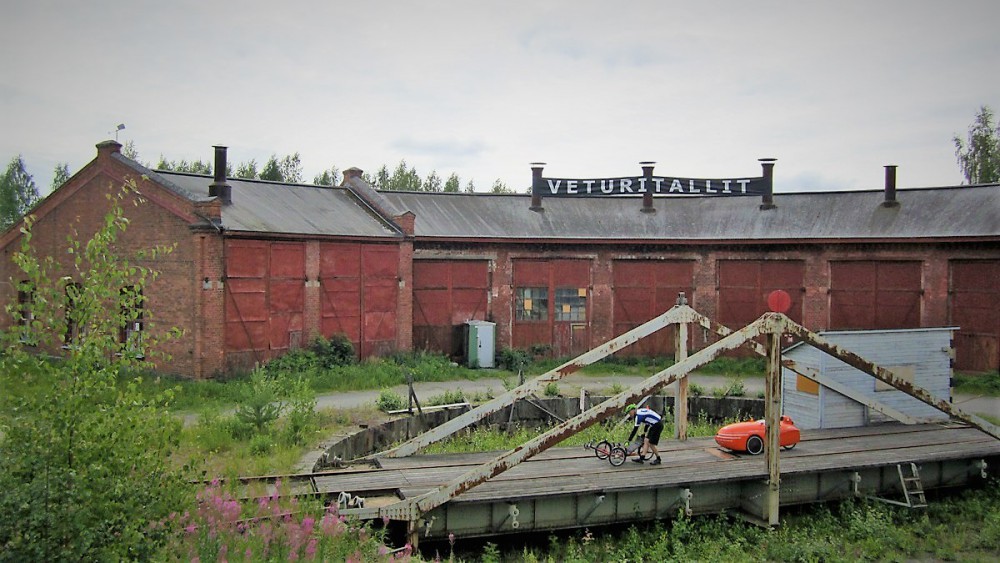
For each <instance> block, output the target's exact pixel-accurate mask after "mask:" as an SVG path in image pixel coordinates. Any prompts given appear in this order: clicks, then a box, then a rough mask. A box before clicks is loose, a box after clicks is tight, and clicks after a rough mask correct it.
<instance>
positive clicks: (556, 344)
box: [0, 141, 1000, 377]
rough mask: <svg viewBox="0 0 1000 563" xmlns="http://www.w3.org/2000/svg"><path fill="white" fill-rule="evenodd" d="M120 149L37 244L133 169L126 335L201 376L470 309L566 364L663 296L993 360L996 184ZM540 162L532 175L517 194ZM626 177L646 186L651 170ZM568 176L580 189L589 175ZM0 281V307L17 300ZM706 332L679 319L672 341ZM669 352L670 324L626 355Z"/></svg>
mask: <svg viewBox="0 0 1000 563" xmlns="http://www.w3.org/2000/svg"><path fill="white" fill-rule="evenodd" d="M119 149H120V145H119V144H118V143H116V142H113V141H106V142H103V143H101V144H99V145H98V155H97V158H96V159H95V160H94V161H92V162H91V163H90V164H88V165H87V166H86V167H84V169H83V170H81V171H80V172H79V173H77V174H76V175H74V176H73V177H72V178H71V179H70V180H69V181H68V182H67V183H66V184H65V185H64V186H63V187H61V188H60V189H58V190H56V191H55V192H53V193H52V194H51V195H50V196H49V197H47V198H46V199H45V200H44V201H43V202H42V203H41V204H39V206H38V207H37V208H36V209H35V211H34V214H35V215H36V216H37V217H38V223H37V226H36V228H35V233H36V243H37V246H38V248H39V250H40V251H44V250H49V251H52V252H58V251H59V250H61V245H62V246H64V244H63V243H64V241H65V236H66V229H67V226H68V225H70V224H73V223H77V224H79V225H80V232H81V233H86V232H87V230H88V229H90V230H91V231H92V230H93V225H94V221H97V220H99V219H100V218H101V217H102V216H103V213H104V211H103V210H104V209H106V207H104V206H105V205H106V204H105V203H104V198H103V194H104V193H106V192H107V191H108V190H109V189H114V187H116V186H119V185H121V184H122V183H123V182H124V181H125V180H126V179H127V178H132V179H134V180H136V181H137V183H138V185H139V192H140V194H141V196H142V197H143V198H144V199H145V200H146V204H145V205H140V206H137V207H131V206H128V209H127V213H128V214H129V216H130V219H131V225H130V227H129V230H128V232H127V237H126V240H125V241H123V242H124V244H125V246H127V247H130V248H133V249H140V248H148V247H149V246H151V245H152V244H155V243H176V244H177V249H176V250H175V252H174V253H172V254H171V255H170V256H168V257H166V258H163V259H161V260H158V261H157V263H155V264H153V266H154V267H155V268H156V269H158V270H159V271H160V272H161V276H160V278H159V279H157V280H156V281H155V282H154V283H153V284H152V285H151V286H150V287H149V288H148V291H147V294H146V298H147V303H146V305H147V307H148V309H149V312H150V313H151V315H150V316H151V320H150V322H148V323H147V324H146V325H145V326H144V327H143V330H148V331H160V330H164V329H165V328H166V327H174V326H176V327H180V328H183V329H185V334H184V336H183V337H182V338H181V339H179V340H175V341H173V342H171V343H170V344H168V345H167V349H166V350H165V351H166V352H168V353H169V354H170V355H171V356H172V359H171V360H170V361H169V362H167V363H164V364H162V365H160V366H159V367H160V368H161V369H163V370H164V371H168V372H175V373H180V374H184V375H188V376H191V377H212V376H213V375H215V374H218V373H222V372H225V371H228V370H232V369H241V368H245V367H247V366H249V365H252V364H253V363H254V362H258V361H265V360H267V359H270V358H272V357H274V356H275V355H278V354H281V353H283V352H284V351H286V350H288V349H290V348H294V347H296V346H299V345H302V344H304V343H306V342H308V341H309V340H310V339H312V338H313V337H315V336H317V335H324V336H330V335H333V334H336V333H343V334H346V335H347V336H348V337H349V338H350V339H351V340H352V341H353V342H354V344H355V348H356V350H357V351H358V352H359V354H360V355H362V356H370V355H378V354H382V353H385V352H388V351H391V350H407V349H412V348H416V349H429V350H435V351H442V352H445V353H448V354H457V353H459V351H460V348H461V346H460V344H461V341H460V338H461V336H460V335H461V327H462V325H463V323H464V322H465V321H467V320H472V319H479V320H489V321H493V322H495V323H496V336H497V348H498V349H499V348H503V347H515V348H527V347H530V346H536V345H540V346H544V347H550V348H551V351H552V353H553V354H555V355H558V356H566V355H570V354H576V353H579V352H583V351H585V350H587V349H589V348H591V347H593V346H596V345H598V344H600V343H602V342H604V341H606V340H608V339H610V338H612V337H614V336H615V335H617V334H620V333H622V332H623V331H625V330H627V329H629V328H632V327H634V326H636V325H638V324H640V323H642V322H644V321H645V320H648V319H649V318H651V317H653V316H655V315H657V314H659V313H661V312H663V311H664V310H666V309H668V308H669V307H670V306H672V305H673V304H674V302H675V300H676V298H677V294H678V292H681V291H683V292H685V294H686V295H687V296H688V299H689V301H690V303H691V305H692V306H693V307H695V308H696V309H697V310H698V311H700V312H702V313H704V314H706V315H708V316H710V317H712V318H714V319H716V320H717V321H719V322H721V323H723V324H726V325H729V326H733V327H736V326H742V325H743V324H745V323H747V322H749V321H751V320H753V319H755V318H757V317H758V316H759V315H760V314H761V313H763V312H764V311H765V309H766V304H765V299H764V296H766V295H767V294H768V293H769V292H770V291H772V290H775V289H783V290H785V291H787V292H788V293H789V294H790V295H791V297H792V306H791V309H790V311H789V312H788V314H789V316H790V317H791V318H793V319H794V320H796V321H799V322H801V323H802V324H804V325H805V326H807V327H808V328H810V329H813V330H836V329H867V328H917V327H936V326H958V327H960V330H959V331H958V332H957V333H956V341H955V348H956V354H957V357H956V365H957V367H960V368H964V369H977V370H986V369H997V367H998V366H1000V351H998V342H1000V289H998V287H997V283H996V281H997V280H998V279H1000V199H998V196H1000V185H996V184H993V185H983V186H961V187H940V188H919V189H906V190H900V191H898V192H897V190H896V186H895V169H894V168H893V167H887V169H886V184H885V187H884V189H880V190H875V191H856V192H827V193H818V192H810V193H781V194H772V193H771V191H770V183H769V178H770V170H771V167H772V166H773V162H770V161H766V160H765V161H763V162H762V166H763V175H762V177H761V178H756V179H754V181H755V182H756V181H759V180H765V181H767V182H765V184H766V185H765V188H766V189H764V191H763V192H755V193H759V198H758V197H754V196H739V197H716V196H720V195H722V194H720V193H718V192H720V191H721V189H720V187H719V186H720V185H721V184H720V182H721V181H716V184H715V189H708V190H705V189H702V190H701V191H702V192H709V193H710V194H712V195H709V193H702V194H701V195H698V196H691V195H690V193H687V194H685V195H684V197H677V196H676V194H671V193H670V191H669V190H667V188H666V185H667V184H664V189H663V190H662V192H661V193H662V194H663V195H662V196H655V197H654V194H653V191H654V190H652V189H650V190H638V189H636V190H632V189H631V188H629V187H628V185H626V184H624V183H621V179H618V180H614V181H618V182H620V184H619V185H620V186H623V187H624V189H622V190H621V191H622V192H625V191H628V193H627V194H625V195H634V196H636V197H593V198H591V197H545V198H543V197H542V193H543V192H542V191H540V190H538V189H536V190H535V192H534V195H494V194H446V193H424V192H379V191H376V190H374V189H372V188H371V187H370V186H369V185H367V184H366V183H365V182H364V180H363V179H362V178H361V171H360V170H357V169H350V170H347V171H346V172H345V180H344V182H343V184H342V185H341V186H337V187H323V186H308V185H288V184H281V183H273V182H264V181H252V180H239V179H228V178H225V176H224V173H222V174H220V173H219V171H220V170H221V171H224V170H225V158H226V157H225V149H224V148H222V147H218V148H217V149H216V167H215V169H216V171H217V173H216V176H215V177H214V178H210V177H206V176H200V175H192V174H183V173H173V172H162V171H152V170H148V169H146V168H144V167H142V166H141V165H139V164H137V163H135V162H133V161H131V160H129V159H127V158H125V157H124V156H122V155H121V154H120V152H119ZM541 174H542V168H541V166H536V167H535V168H534V177H533V183H535V184H536V185H538V183H539V181H541V180H542V178H541ZM643 174H644V177H645V178H646V179H650V180H652V179H654V177H653V176H652V165H651V164H648V163H644V166H643ZM641 178H642V177H640V179H639V180H638V181H640V182H641V181H642V180H641ZM660 180H662V178H661V179H657V180H656V181H660ZM713 181H714V180H713ZM737 181H743V180H737ZM747 181H748V182H749V180H747ZM570 182H571V183H570V186H576V185H577V184H576V183H575V182H576V181H570ZM580 182H582V184H580V185H583V184H586V185H587V186H588V190H590V189H591V188H592V191H594V192H597V191H598V184H597V182H599V181H598V180H585V181H580ZM588 182H589V184H588ZM686 182H687V180H685V184H684V185H685V186H687V185H688V184H687V183H686ZM727 182H728V181H727ZM554 185H556V184H555V183H552V182H550V183H549V186H554ZM610 185H611V181H610V180H609V186H610ZM637 185H638V184H637ZM643 185H645V184H643ZM649 185H650V186H652V184H649ZM674 185H675V186H676V185H677V183H676V181H675V184H674ZM706 185H709V184H706ZM734 185H735V184H734ZM762 185H764V184H762ZM657 186H659V184H657ZM690 186H691V190H690V191H696V190H695V189H694V181H693V180H692V181H691V184H690ZM726 186H727V188H726V190H728V184H726ZM658 189H659V188H658ZM685 189H686V188H685ZM609 191H610V189H609ZM678 191H680V190H678ZM556 192H557V190H555V188H553V190H552V191H551V192H548V195H555V194H556ZM571 192H572V193H573V194H574V195H577V196H581V195H583V194H582V193H580V192H582V190H576V191H573V189H572V188H571ZM642 192H644V193H642ZM640 193H641V194H642V195H641V197H639V196H640ZM558 195H566V194H558ZM88 226H89V227H88ZM19 236H20V234H19V231H18V229H17V228H16V227H15V228H14V229H12V230H10V231H8V232H7V233H6V234H4V235H3V237H2V239H0V246H2V248H3V251H4V253H5V254H4V256H5V260H4V261H3V266H2V268H3V271H0V279H4V280H8V279H11V278H12V277H16V274H13V273H12V272H11V264H10V260H9V256H10V253H11V252H12V251H13V250H14V249H16V248H17V241H18V239H19ZM14 281H16V280H14ZM3 287H4V290H3V291H4V295H3V298H4V299H5V301H6V302H10V301H11V300H13V299H16V298H17V296H16V291H15V290H14V289H13V286H12V285H11V284H4V285H3ZM7 322H8V323H9V322H10V321H7ZM706 338H708V335H707V334H704V333H699V332H697V331H695V333H694V334H692V335H691V339H692V342H691V345H692V346H695V347H697V346H701V345H703V344H704V343H705V342H706ZM672 347H673V338H672V334H671V333H670V332H669V330H668V331H663V332H662V334H658V335H655V336H653V337H650V338H647V339H646V340H645V341H643V342H641V343H639V344H638V345H636V346H635V347H634V349H633V350H627V351H626V352H628V353H635V354H646V355H648V354H665V353H666V354H669V353H672Z"/></svg>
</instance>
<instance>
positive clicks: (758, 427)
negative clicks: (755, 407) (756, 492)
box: [715, 416, 802, 455]
mask: <svg viewBox="0 0 1000 563" xmlns="http://www.w3.org/2000/svg"><path fill="white" fill-rule="evenodd" d="M801 439H802V433H801V432H800V431H799V429H798V428H797V427H796V426H795V423H794V422H792V419H791V417H788V416H782V417H781V435H780V438H779V443H780V444H781V447H782V448H784V449H786V450H790V449H792V448H794V447H795V444H798V443H799V440H801ZM715 441H716V442H717V443H718V444H719V445H720V446H722V447H723V448H726V449H730V450H733V451H737V452H747V453H748V454H750V455H757V454H759V453H760V452H762V451H764V421H763V420H748V421H746V422H736V423H733V424H729V425H726V426H723V427H722V428H720V429H719V432H718V433H716V435H715Z"/></svg>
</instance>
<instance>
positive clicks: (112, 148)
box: [97, 141, 122, 158]
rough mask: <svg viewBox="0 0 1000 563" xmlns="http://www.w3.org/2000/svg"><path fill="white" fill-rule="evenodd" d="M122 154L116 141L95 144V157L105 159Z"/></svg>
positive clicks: (120, 146) (120, 145) (120, 147)
mask: <svg viewBox="0 0 1000 563" xmlns="http://www.w3.org/2000/svg"><path fill="white" fill-rule="evenodd" d="M120 152H122V144H121V143H119V142H118V141H101V142H100V143H97V156H98V158H100V157H107V156H111V155H113V154H115V153H120Z"/></svg>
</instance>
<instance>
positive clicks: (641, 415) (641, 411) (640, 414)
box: [625, 403, 663, 465]
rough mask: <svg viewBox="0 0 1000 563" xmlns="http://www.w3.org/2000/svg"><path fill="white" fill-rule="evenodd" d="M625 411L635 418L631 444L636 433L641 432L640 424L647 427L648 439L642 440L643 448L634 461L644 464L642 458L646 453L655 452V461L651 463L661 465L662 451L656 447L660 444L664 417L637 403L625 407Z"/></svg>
mask: <svg viewBox="0 0 1000 563" xmlns="http://www.w3.org/2000/svg"><path fill="white" fill-rule="evenodd" d="M625 411H626V412H627V413H628V415H629V416H634V417H635V424H634V425H633V426H632V433H631V434H629V435H628V441H629V442H631V441H632V438H635V433H636V432H637V431H638V430H639V425H640V424H645V425H646V437H645V438H644V439H643V440H642V446H641V447H640V448H639V457H637V458H634V459H632V461H634V462H636V463H642V457H643V455H644V454H645V452H648V451H649V452H653V455H655V456H656V458H655V459H653V461H651V462H649V464H650V465H659V464H660V450H658V449H656V445H657V444H659V443H660V433H661V432H662V431H663V420H662V419H663V417H661V416H660V415H659V414H658V413H657V412H656V411H654V410H653V409H650V408H646V407H642V408H640V407H639V405H636V404H635V403H633V404H631V405H629V406H627V407H625Z"/></svg>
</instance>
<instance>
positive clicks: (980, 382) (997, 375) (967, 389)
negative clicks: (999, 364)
mask: <svg viewBox="0 0 1000 563" xmlns="http://www.w3.org/2000/svg"><path fill="white" fill-rule="evenodd" d="M951 384H952V391H954V392H956V393H964V394H967V395H986V396H989V397H1000V372H998V371H992V372H987V373H970V372H961V371H956V372H955V374H954V376H953V377H952V379H951Z"/></svg>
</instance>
